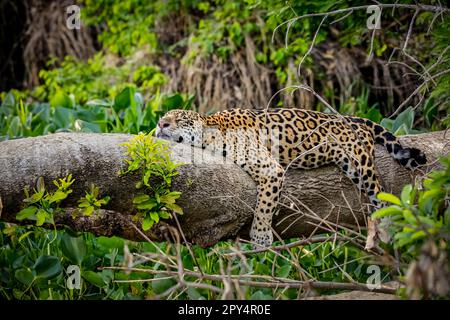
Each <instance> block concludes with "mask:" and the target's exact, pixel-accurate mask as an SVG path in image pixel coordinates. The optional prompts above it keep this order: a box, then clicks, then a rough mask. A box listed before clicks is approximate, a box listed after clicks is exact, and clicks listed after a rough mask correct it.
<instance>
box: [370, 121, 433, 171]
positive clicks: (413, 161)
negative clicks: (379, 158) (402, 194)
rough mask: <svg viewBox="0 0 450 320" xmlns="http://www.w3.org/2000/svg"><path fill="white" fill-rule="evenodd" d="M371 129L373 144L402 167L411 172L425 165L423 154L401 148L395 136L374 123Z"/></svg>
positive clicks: (417, 150)
mask: <svg viewBox="0 0 450 320" xmlns="http://www.w3.org/2000/svg"><path fill="white" fill-rule="evenodd" d="M372 123H373V122H372ZM372 128H373V134H374V138H375V143H378V144H381V145H383V146H384V147H385V148H386V149H387V151H388V152H389V153H390V155H391V156H392V157H393V158H394V159H395V160H397V161H398V162H399V163H400V164H401V165H403V166H404V167H406V168H408V169H411V170H412V169H415V168H417V167H419V166H422V165H424V164H426V163H427V158H426V156H425V154H424V153H423V152H422V151H420V150H419V149H416V148H407V147H403V146H402V145H401V144H400V143H399V141H398V139H397V137H396V136H394V135H393V134H392V133H390V132H389V131H387V130H386V129H385V128H383V127H382V126H380V125H378V124H376V123H373V126H372Z"/></svg>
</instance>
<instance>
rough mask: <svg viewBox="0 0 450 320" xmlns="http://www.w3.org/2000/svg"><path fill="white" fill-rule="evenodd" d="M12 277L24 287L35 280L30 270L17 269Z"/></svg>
mask: <svg viewBox="0 0 450 320" xmlns="http://www.w3.org/2000/svg"><path fill="white" fill-rule="evenodd" d="M14 277H15V278H16V279H17V280H18V281H20V282H21V283H23V284H24V285H26V286H27V287H28V286H30V285H31V283H32V282H33V280H34V279H35V276H34V274H33V272H32V271H31V270H28V269H18V270H16V272H15V273H14Z"/></svg>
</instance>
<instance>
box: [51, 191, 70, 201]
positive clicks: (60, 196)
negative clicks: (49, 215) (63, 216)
mask: <svg viewBox="0 0 450 320" xmlns="http://www.w3.org/2000/svg"><path fill="white" fill-rule="evenodd" d="M65 198H67V193H66V192H63V191H60V190H57V191H56V192H55V193H54V194H52V195H51V196H50V198H49V199H48V201H49V202H50V203H53V202H59V201H61V200H64V199H65Z"/></svg>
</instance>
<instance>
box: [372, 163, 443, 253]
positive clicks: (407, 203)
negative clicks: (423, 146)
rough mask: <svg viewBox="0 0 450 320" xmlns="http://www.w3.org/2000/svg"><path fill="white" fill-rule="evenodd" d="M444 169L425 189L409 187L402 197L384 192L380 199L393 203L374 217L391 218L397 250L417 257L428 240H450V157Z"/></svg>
mask: <svg viewBox="0 0 450 320" xmlns="http://www.w3.org/2000/svg"><path fill="white" fill-rule="evenodd" d="M441 162H442V164H443V166H444V170H437V171H433V172H431V173H430V174H429V175H428V178H427V179H425V180H424V181H423V190H421V189H419V188H418V187H417V186H415V187H413V186H412V185H406V186H405V187H404V188H403V191H402V193H401V196H400V198H398V197H396V196H395V195H393V194H388V193H380V194H379V195H378V198H379V199H380V200H383V201H386V202H389V203H391V205H390V206H388V207H385V208H382V209H379V210H378V211H376V212H375V213H374V214H373V215H372V217H373V218H374V219H379V218H383V217H389V218H390V223H389V225H390V226H389V232H390V234H391V235H392V236H393V239H394V247H395V248H405V249H406V252H407V253H408V254H411V255H412V256H417V255H418V254H419V250H420V248H421V245H423V243H424V241H426V240H427V239H433V240H436V241H439V239H446V238H448V237H450V206H449V200H448V196H449V195H450V155H448V156H447V157H446V158H442V159H441Z"/></svg>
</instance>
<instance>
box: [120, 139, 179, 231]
mask: <svg viewBox="0 0 450 320" xmlns="http://www.w3.org/2000/svg"><path fill="white" fill-rule="evenodd" d="M152 134H153V132H151V133H150V134H147V135H145V134H143V133H141V134H139V135H137V136H136V137H134V138H132V139H131V141H130V142H128V143H125V144H124V145H125V146H126V148H127V156H128V157H129V159H127V160H126V162H127V165H128V168H127V170H126V171H125V172H123V173H122V174H127V173H130V172H134V171H139V173H140V177H141V179H140V181H139V182H138V184H137V185H136V188H137V189H138V190H140V194H139V195H137V196H135V197H134V199H133V203H134V204H135V206H136V209H137V210H138V213H137V214H136V216H135V218H136V220H138V219H142V229H143V230H145V231H146V230H149V229H150V228H151V227H152V226H153V224H154V223H158V222H159V219H160V218H162V219H168V218H170V217H171V212H174V213H177V214H183V210H182V209H181V207H180V206H178V205H177V204H176V203H175V202H176V199H178V198H179V197H180V196H181V193H180V192H175V191H170V187H171V185H172V178H173V177H174V176H176V175H177V174H178V172H177V171H176V168H177V167H179V166H180V165H181V164H175V163H173V162H172V160H171V159H170V151H169V146H168V144H167V142H166V141H164V140H157V139H155V138H153V136H152ZM155 180H156V183H155Z"/></svg>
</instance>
